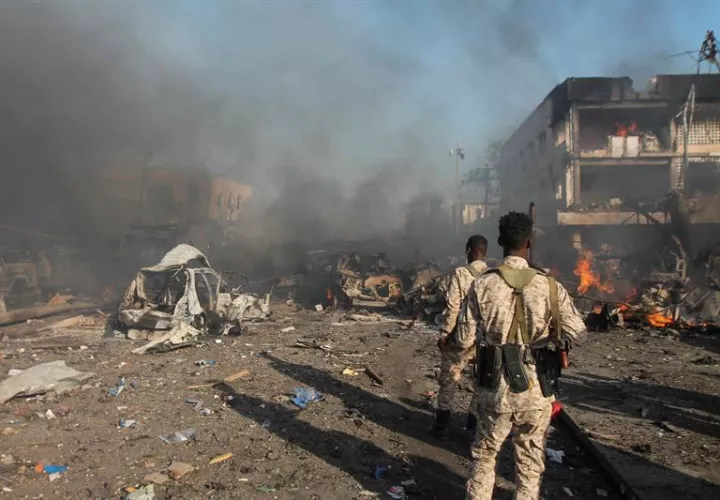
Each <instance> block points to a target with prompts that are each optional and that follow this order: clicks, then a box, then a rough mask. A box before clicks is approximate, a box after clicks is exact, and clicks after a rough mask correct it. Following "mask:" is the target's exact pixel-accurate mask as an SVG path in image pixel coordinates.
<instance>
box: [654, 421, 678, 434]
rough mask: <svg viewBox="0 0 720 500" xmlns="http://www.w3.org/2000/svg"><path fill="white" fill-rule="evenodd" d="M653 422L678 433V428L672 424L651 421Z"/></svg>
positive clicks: (666, 429)
mask: <svg viewBox="0 0 720 500" xmlns="http://www.w3.org/2000/svg"><path fill="white" fill-rule="evenodd" d="M653 423H654V424H655V425H657V426H658V427H660V428H661V429H663V430H665V431H668V432H673V433H676V434H680V429H678V428H677V427H675V426H674V425H672V424H670V423H668V422H665V421H658V422H653Z"/></svg>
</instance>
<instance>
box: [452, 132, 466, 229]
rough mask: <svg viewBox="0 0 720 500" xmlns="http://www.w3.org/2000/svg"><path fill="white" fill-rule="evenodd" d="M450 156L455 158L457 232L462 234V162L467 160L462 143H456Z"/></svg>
mask: <svg viewBox="0 0 720 500" xmlns="http://www.w3.org/2000/svg"><path fill="white" fill-rule="evenodd" d="M450 154H451V155H452V156H454V157H455V187H456V189H457V194H456V201H455V231H456V232H457V233H458V234H459V233H460V226H461V215H462V212H461V211H460V160H465V150H464V149H463V148H461V147H460V143H459V142H458V143H456V144H455V147H454V148H452V149H450Z"/></svg>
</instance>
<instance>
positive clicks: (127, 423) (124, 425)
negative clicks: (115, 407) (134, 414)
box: [118, 418, 137, 429]
mask: <svg viewBox="0 0 720 500" xmlns="http://www.w3.org/2000/svg"><path fill="white" fill-rule="evenodd" d="M136 426H137V420H125V419H124V418H121V419H120V422H119V423H118V427H119V428H120V429H132V428H134V427H136Z"/></svg>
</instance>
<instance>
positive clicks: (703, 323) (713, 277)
mask: <svg viewBox="0 0 720 500" xmlns="http://www.w3.org/2000/svg"><path fill="white" fill-rule="evenodd" d="M719 263H720V258H718V257H717V256H715V255H714V254H711V255H709V256H708V258H707V260H706V262H705V267H704V269H705V272H703V273H697V272H696V273H695V274H694V275H693V276H692V277H688V276H687V270H686V267H685V260H684V259H682V258H677V259H676V261H675V265H674V266H673V268H674V272H672V271H670V272H668V271H667V270H662V271H653V272H650V273H648V274H647V275H646V276H643V277H641V278H639V279H637V280H636V285H635V287H634V288H632V290H631V291H630V293H629V294H627V295H626V296H624V297H623V298H622V299H620V298H618V293H617V291H618V289H619V288H620V287H618V286H616V283H614V282H612V281H610V280H607V279H605V280H604V279H603V278H602V277H601V273H599V272H597V271H596V270H595V264H596V262H595V260H594V258H593V254H592V253H590V252H587V251H585V252H582V253H581V254H580V257H579V259H578V262H577V265H576V269H575V272H574V274H575V275H576V276H577V277H578V280H579V283H578V285H577V287H576V290H577V292H578V293H580V294H585V293H587V292H588V291H590V290H592V291H593V292H594V293H595V294H596V295H600V296H601V297H600V298H597V299H596V300H594V302H593V309H592V310H591V311H590V312H589V314H588V315H587V318H586V323H587V325H588V328H589V329H590V330H591V331H605V330H607V329H609V328H614V327H624V326H634V327H651V328H658V329H663V328H670V327H671V328H673V329H675V330H686V331H688V330H692V331H696V332H703V333H713V332H720V286H719V285H720V276H719V275H720V265H718V264H719ZM621 282H622V281H621V280H618V281H617V283H621ZM581 298H589V297H588V296H581Z"/></svg>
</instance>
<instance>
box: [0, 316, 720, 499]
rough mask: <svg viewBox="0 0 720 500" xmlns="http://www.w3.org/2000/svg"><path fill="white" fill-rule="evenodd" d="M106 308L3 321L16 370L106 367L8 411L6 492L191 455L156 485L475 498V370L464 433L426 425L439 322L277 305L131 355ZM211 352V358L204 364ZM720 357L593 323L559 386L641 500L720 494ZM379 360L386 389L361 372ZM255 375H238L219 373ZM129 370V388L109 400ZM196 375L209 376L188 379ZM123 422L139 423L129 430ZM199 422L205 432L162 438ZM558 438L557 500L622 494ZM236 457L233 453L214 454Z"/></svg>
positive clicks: (710, 346)
mask: <svg viewBox="0 0 720 500" xmlns="http://www.w3.org/2000/svg"><path fill="white" fill-rule="evenodd" d="M95 318H96V322H95V323H94V324H93V323H92V320H89V321H88V322H87V323H88V324H86V325H84V326H77V325H76V326H73V327H70V328H65V329H56V330H53V329H49V330H46V331H44V332H38V330H40V329H41V328H42V327H44V326H48V325H52V324H54V323H56V322H57V321H58V318H49V319H46V320H35V321H33V322H32V323H31V324H23V325H16V326H12V327H6V328H4V330H3V336H2V338H3V341H2V344H0V352H2V357H0V367H2V371H3V372H5V373H7V372H8V371H9V370H11V369H26V368H29V367H31V366H33V365H37V364H39V363H43V362H47V361H53V360H65V361H66V362H67V364H68V365H69V366H72V367H73V368H75V369H77V370H79V371H81V372H93V373H95V376H94V377H93V378H92V379H90V380H89V381H87V382H85V384H84V385H83V387H82V388H81V389H79V390H75V391H73V392H70V393H66V394H63V395H60V396H56V395H53V394H47V395H44V396H38V397H33V398H27V399H17V398H16V399H13V400H11V401H8V402H6V403H4V404H2V405H1V406H0V423H1V425H0V429H1V430H2V442H3V446H2V465H1V466H0V471H1V472H0V487H1V488H2V491H3V493H2V496H5V497H7V498H40V497H41V496H42V497H43V498H121V497H123V496H124V495H125V494H126V493H127V491H132V488H141V487H142V486H143V485H145V484H148V483H149V482H151V480H152V479H151V478H152V477H153V476H150V475H151V474H153V473H160V474H163V475H167V476H170V474H169V473H168V472H166V469H167V468H168V466H170V465H171V464H173V463H176V464H177V463H178V462H181V463H184V464H188V465H190V466H191V467H192V468H193V470H192V471H191V472H189V473H187V474H185V475H183V476H182V477H179V478H177V479H172V478H171V479H168V480H167V481H166V482H164V484H160V485H155V486H154V492H155V498H159V499H163V498H178V499H179V498H188V499H190V498H201V497H208V498H251V499H256V498H257V499H264V498H278V499H290V498H293V499H295V498H300V499H311V498H315V499H322V498H328V499H330V498H372V497H374V496H377V497H378V498H389V496H388V495H387V493H386V492H387V491H388V490H390V488H391V487H393V486H402V485H404V490H405V494H406V495H407V496H408V497H409V498H422V499H425V498H427V499H430V498H458V499H460V498H463V495H464V488H463V485H464V481H465V478H466V475H467V471H468V460H467V455H468V443H467V439H466V438H465V436H464V435H463V433H462V431H461V426H462V424H463V422H464V408H466V405H467V403H468V401H469V397H470V393H469V392H468V390H467V389H468V388H469V387H470V385H469V379H467V380H466V381H465V383H464V388H465V390H463V391H461V397H460V398H459V400H458V401H457V414H456V415H455V418H454V426H455V429H456V430H455V435H454V437H453V440H451V441H449V442H439V441H436V440H433V439H432V438H430V437H429V436H428V435H427V432H426V431H427V429H428V427H429V426H430V424H431V421H432V411H433V408H432V403H433V401H432V394H433V393H434V391H436V390H437V381H436V378H435V377H436V373H437V368H438V363H439V356H438V353H437V349H436V347H435V335H434V331H433V330H432V329H431V328H429V327H426V326H422V325H420V324H416V325H414V326H411V323H410V322H400V321H399V320H396V321H388V319H389V318H388V317H381V316H376V315H368V319H369V320H371V321H369V322H359V321H352V320H348V319H347V317H346V316H345V315H344V314H343V313H340V312H335V313H318V312H309V311H306V310H298V309H297V308H295V307H291V306H287V305H285V304H277V305H275V308H274V313H273V314H272V316H271V319H270V320H269V321H267V322H262V323H255V324H250V325H248V327H247V329H246V331H245V333H244V334H243V335H240V336H237V337H230V336H223V337H208V338H206V340H207V343H206V344H205V345H201V346H199V347H189V348H185V349H179V350H175V351H172V352H167V353H163V354H145V355H133V354H131V353H130V351H131V350H132V349H133V348H134V347H137V346H138V345H141V343H133V342H132V341H130V340H127V339H125V338H122V339H117V338H107V337H104V332H105V326H104V321H103V317H102V316H95ZM291 327H292V328H291ZM216 339H219V340H221V343H216ZM298 340H301V343H302V345H303V346H304V347H299V346H298ZM142 343H144V342H142ZM313 346H317V347H313ZM308 347H310V348H308ZM200 360H212V361H215V362H216V364H214V365H211V366H197V365H196V362H197V361H200ZM718 360H720V343H718V340H717V339H716V338H713V337H711V336H702V335H691V334H679V333H678V334H677V335H675V334H673V333H668V332H667V331H666V330H650V329H647V330H617V331H610V332H605V333H598V334H593V335H592V337H591V340H590V341H589V342H588V343H587V345H585V346H584V347H583V348H582V349H577V350H575V351H573V353H572V361H573V365H574V366H573V367H572V368H571V369H569V370H568V371H567V372H566V374H565V377H564V383H563V396H562V397H563V400H564V402H565V405H566V409H567V411H568V413H569V414H571V415H572V416H573V418H574V419H575V420H576V422H578V424H579V425H580V426H581V427H583V428H584V429H585V430H586V431H587V432H588V433H589V435H590V437H591V438H592V439H593V440H595V442H596V443H597V444H598V445H599V446H600V448H601V449H602V450H603V453H605V454H606V455H607V456H610V457H612V458H613V460H614V461H615V462H616V465H617V464H620V465H621V470H622V472H623V474H624V475H625V476H627V479H628V481H630V482H631V483H633V486H634V487H635V488H636V489H637V490H638V493H641V495H642V498H661V499H662V498H678V495H680V494H682V496H683V497H685V498H715V497H717V495H718V493H720V477H719V475H718V467H720V463H719V460H720V453H719V452H720V441H719V440H718V437H719V436H720V425H718V424H720V415H719V412H720V404H719V397H720V396H719V395H718V391H717V379H718V376H720V367H718V365H717V363H718ZM366 367H369V368H371V370H372V372H373V373H375V374H377V375H379V376H380V378H381V379H382V381H383V385H378V384H377V383H375V382H373V380H372V379H371V378H370V377H368V376H367V375H366V374H365V373H363V370H364V368H366ZM347 369H350V370H351V371H348V370H347ZM243 370H247V372H245V373H242V374H241V376H239V378H237V379H236V380H234V381H233V382H228V383H219V384H216V385H212V383H213V381H217V380H222V379H224V378H225V377H227V376H228V375H231V374H237V373H238V372H241V371H243ZM343 372H344V373H343ZM5 373H4V374H5ZM120 378H124V379H125V381H126V388H125V389H124V390H123V391H122V392H120V394H119V395H117V396H111V395H109V390H111V389H112V388H113V387H116V386H117V383H118V380H119V379H120ZM198 385H205V387H201V388H190V387H191V386H198ZM297 387H312V388H314V389H316V390H317V391H319V392H320V393H322V394H323V395H324V399H323V400H321V401H317V402H314V403H310V404H308V405H307V407H306V408H305V409H300V408H298V407H297V406H296V405H295V404H293V402H292V401H291V398H292V393H293V390H294V389H295V388H297ZM188 399H194V400H200V401H201V404H199V405H198V404H197V403H188V402H187V400H188ZM195 406H198V409H203V408H205V409H208V410H211V411H212V413H211V414H209V415H206V414H203V412H201V411H198V409H196V408H195ZM48 410H50V412H52V413H51V414H49V413H48ZM204 413H208V412H204ZM49 415H51V418H48V416H49ZM52 417H54V418H52ZM121 419H122V420H124V421H125V422H129V421H132V420H135V421H137V423H136V425H135V426H134V427H130V428H119V424H120V422H121ZM126 425H127V424H126ZM190 428H192V429H194V430H195V434H196V438H195V440H191V441H188V442H183V443H175V444H167V443H165V442H163V441H162V440H161V439H160V436H163V435H167V434H171V433H173V432H176V431H182V430H185V429H190ZM548 447H549V448H551V449H555V450H562V451H564V452H565V457H564V459H563V463H562V464H558V463H555V462H553V461H551V460H548V471H547V473H546V476H545V479H544V483H543V496H544V498H548V499H549V498H569V494H568V492H570V493H572V495H573V496H574V497H575V498H621V497H620V496H618V494H617V493H616V492H615V491H614V490H613V486H612V484H611V483H610V482H608V481H607V480H606V479H605V478H604V477H603V475H602V474H601V472H600V468H599V466H598V464H597V463H596V462H595V461H594V460H593V459H592V458H591V457H590V456H588V455H587V454H586V452H585V451H584V449H583V448H581V447H580V446H578V444H577V442H576V441H574V440H573V439H572V438H571V436H570V434H569V433H568V432H567V431H565V430H563V428H562V427H559V426H558V427H557V428H554V429H553V431H552V433H551V435H550V438H549V441H548ZM228 453H232V457H231V458H229V459H227V460H225V461H222V462H220V463H216V464H211V463H210V461H211V460H212V459H213V458H215V457H219V456H222V455H225V454H228ZM37 464H43V465H63V466H67V467H69V469H68V470H67V471H65V472H62V473H60V474H59V475H57V476H51V475H49V474H47V473H44V472H37V471H36V467H37ZM510 464H511V456H510V450H509V449H508V450H505V452H504V454H503V456H502V459H501V463H500V469H499V475H498V479H497V484H498V490H497V493H496V495H497V498H508V499H509V498H511V495H512V474H513V473H512V470H511V466H510ZM173 470H175V468H173ZM376 473H377V474H376ZM376 475H377V477H376ZM158 477H159V476H157V475H156V476H154V478H155V479H156V480H157V478H158ZM127 488H130V490H127ZM681 492H682V493H681ZM606 493H607V495H608V496H607V497H603V496H602V495H604V494H606Z"/></svg>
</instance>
